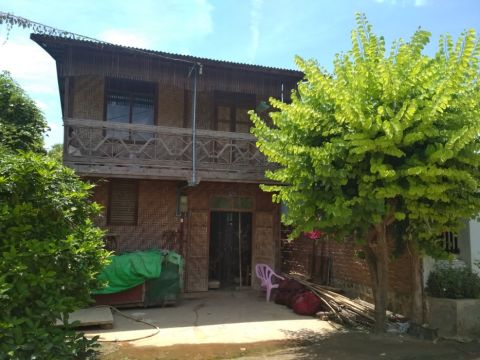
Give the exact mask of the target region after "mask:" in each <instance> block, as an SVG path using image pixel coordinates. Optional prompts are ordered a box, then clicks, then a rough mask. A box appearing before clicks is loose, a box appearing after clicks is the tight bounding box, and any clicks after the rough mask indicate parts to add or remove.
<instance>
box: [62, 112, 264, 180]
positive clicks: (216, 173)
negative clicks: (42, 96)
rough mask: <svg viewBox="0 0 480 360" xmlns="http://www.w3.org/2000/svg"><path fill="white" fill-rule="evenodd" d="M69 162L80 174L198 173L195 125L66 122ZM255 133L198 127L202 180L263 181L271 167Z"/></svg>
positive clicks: (178, 177)
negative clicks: (194, 146)
mask: <svg viewBox="0 0 480 360" xmlns="http://www.w3.org/2000/svg"><path fill="white" fill-rule="evenodd" d="M64 127H65V128H64V131H65V141H64V163H65V165H67V166H69V167H71V168H73V169H74V170H75V171H76V172H77V173H78V174H79V175H81V176H95V177H97V176H98V177H124V178H149V179H171V180H187V181H190V180H191V179H192V175H193V171H192V169H193V163H194V162H193V141H192V129H190V128H174V127H165V126H151V125H139V124H122V123H113V122H106V121H97V120H86V119H65V120H64ZM255 141H256V139H255V137H254V136H252V135H250V134H242V133H230V132H223V131H212V130H197V134H196V161H195V163H196V178H197V180H198V181H238V182H263V181H264V180H265V178H264V172H265V170H266V169H267V168H268V167H269V165H268V163H267V160H266V159H265V157H264V156H263V154H261V153H260V152H259V151H258V149H257V147H256V146H255Z"/></svg>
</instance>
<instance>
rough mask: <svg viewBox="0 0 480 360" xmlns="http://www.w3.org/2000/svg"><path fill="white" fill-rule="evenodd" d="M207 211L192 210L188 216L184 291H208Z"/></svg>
mask: <svg viewBox="0 0 480 360" xmlns="http://www.w3.org/2000/svg"><path fill="white" fill-rule="evenodd" d="M208 228H209V211H208V210H192V211H191V212H190V218H189V239H188V248H187V259H186V266H187V279H186V291H188V292H194V291H208V246H209V241H208Z"/></svg>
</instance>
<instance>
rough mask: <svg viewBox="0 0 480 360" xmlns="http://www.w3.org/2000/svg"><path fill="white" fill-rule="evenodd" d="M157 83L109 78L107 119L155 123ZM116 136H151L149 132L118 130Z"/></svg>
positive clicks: (134, 138) (145, 123)
mask: <svg viewBox="0 0 480 360" xmlns="http://www.w3.org/2000/svg"><path fill="white" fill-rule="evenodd" d="M155 93H156V86H155V83H149V82H143V81H130V80H120V79H107V84H106V109H105V119H106V120H107V121H112V122H118V123H126V124H144V125H154V124H155V105H156V102H155ZM115 136H117V137H122V138H124V139H128V138H130V139H131V138H132V137H133V140H141V139H140V138H149V135H148V134H143V133H133V135H132V133H130V132H129V131H128V130H116V131H115Z"/></svg>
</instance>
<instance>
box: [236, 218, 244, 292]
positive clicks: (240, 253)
mask: <svg viewBox="0 0 480 360" xmlns="http://www.w3.org/2000/svg"><path fill="white" fill-rule="evenodd" d="M237 214H238V268H239V271H240V277H239V278H240V288H241V287H242V286H243V281H242V213H241V212H238V213H237Z"/></svg>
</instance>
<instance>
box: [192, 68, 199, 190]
mask: <svg viewBox="0 0 480 360" xmlns="http://www.w3.org/2000/svg"><path fill="white" fill-rule="evenodd" d="M197 66H198V64H195V65H193V106H192V108H193V109H192V112H193V114H192V185H193V186H195V185H196V184H197Z"/></svg>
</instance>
